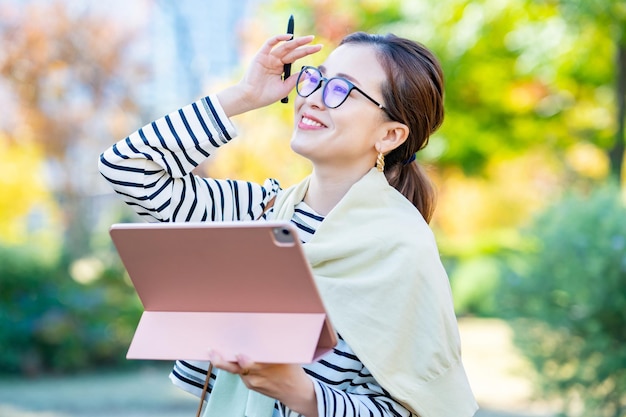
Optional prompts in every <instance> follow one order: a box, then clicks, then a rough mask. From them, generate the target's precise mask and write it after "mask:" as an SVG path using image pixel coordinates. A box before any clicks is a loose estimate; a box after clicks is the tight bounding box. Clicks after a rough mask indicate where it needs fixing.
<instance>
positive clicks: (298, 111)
mask: <svg viewBox="0 0 626 417" xmlns="http://www.w3.org/2000/svg"><path fill="white" fill-rule="evenodd" d="M319 68H320V70H321V72H322V75H323V77H325V78H331V77H344V78H346V79H348V80H349V81H351V82H352V83H353V84H354V85H356V86H357V87H359V88H360V89H362V90H363V91H364V92H365V93H367V94H368V95H369V96H370V97H372V98H373V99H374V100H376V101H378V102H379V103H381V104H383V105H384V103H383V100H382V93H381V86H382V85H383V83H384V82H385V80H386V74H385V72H384V70H383V68H382V66H381V65H380V63H379V62H378V59H377V58H376V53H375V50H374V48H372V47H371V46H368V45H358V44H353V45H351V44H345V45H342V46H340V47H338V48H337V49H335V50H334V51H333V52H332V53H331V54H330V55H329V57H328V59H327V60H326V62H325V63H324V64H323V65H321V66H320V67H319ZM323 85H325V82H324V83H323V84H322V86H323ZM386 120H387V119H386V115H385V112H384V111H383V110H381V109H380V108H378V107H377V106H376V105H375V104H374V103H373V102H371V101H370V100H368V99H367V98H366V97H365V96H363V95H362V94H361V93H359V92H358V91H356V90H352V92H351V93H350V95H349V96H348V98H347V99H346V100H345V102H344V103H343V104H341V105H340V106H339V107H337V108H334V109H333V108H328V107H326V106H325V105H324V102H323V101H322V88H319V89H318V90H317V91H315V92H314V93H313V94H311V95H310V96H308V97H300V96H296V101H295V126H294V133H293V136H292V139H291V148H292V149H293V150H294V151H295V152H296V153H298V154H300V155H302V156H304V157H306V158H308V159H309V160H310V161H311V162H312V163H313V164H314V165H315V166H316V167H317V168H321V167H325V168H331V169H335V170H336V169H339V170H343V169H359V170H361V171H362V172H367V170H369V169H370V168H372V167H373V166H374V163H375V161H376V155H377V151H376V148H375V143H376V141H377V140H378V139H379V138H380V137H382V136H384V135H385V132H386V128H385V125H384V123H385V121H386Z"/></svg>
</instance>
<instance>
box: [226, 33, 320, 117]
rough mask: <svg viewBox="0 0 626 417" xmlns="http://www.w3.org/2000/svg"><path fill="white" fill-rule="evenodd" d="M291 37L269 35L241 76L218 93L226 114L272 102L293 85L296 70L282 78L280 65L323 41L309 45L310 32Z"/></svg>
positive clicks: (314, 51)
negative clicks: (305, 34) (235, 82)
mask: <svg viewBox="0 0 626 417" xmlns="http://www.w3.org/2000/svg"><path fill="white" fill-rule="evenodd" d="M290 39H291V35H288V34H284V35H277V36H274V37H272V38H270V39H268V40H267V41H266V42H265V43H264V44H263V46H262V47H261V49H260V50H259V51H258V52H257V53H256V55H255V56H254V58H253V59H252V62H251V64H250V66H249V67H248V70H247V71H246V73H245V75H244V77H243V78H242V80H241V81H240V82H239V83H237V84H235V85H233V86H231V87H229V88H227V89H225V90H223V91H221V92H220V93H218V95H217V96H218V99H219V101H220V104H221V105H222V107H223V108H224V111H225V112H226V115H227V116H234V115H236V114H240V113H244V112H246V111H250V110H253V109H256V108H260V107H264V106H267V105H269V104H272V103H274V102H276V101H278V100H280V99H281V98H283V97H285V96H287V95H288V94H289V92H290V91H291V90H292V89H293V88H294V87H295V85H296V80H297V77H298V74H297V73H296V74H293V75H291V76H290V77H289V78H288V79H286V80H283V79H282V73H283V65H284V64H291V63H294V62H295V61H297V60H298V59H301V58H304V57H306V56H308V55H312V54H314V53H316V52H319V50H320V49H322V45H309V44H310V43H311V42H312V41H313V36H302V37H298V38H294V39H293V40H290Z"/></svg>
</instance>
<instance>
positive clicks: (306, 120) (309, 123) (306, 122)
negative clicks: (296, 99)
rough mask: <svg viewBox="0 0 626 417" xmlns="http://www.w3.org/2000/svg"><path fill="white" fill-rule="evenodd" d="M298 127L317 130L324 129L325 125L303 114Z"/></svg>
mask: <svg viewBox="0 0 626 417" xmlns="http://www.w3.org/2000/svg"><path fill="white" fill-rule="evenodd" d="M298 127H300V128H301V129H319V128H324V127H326V125H325V124H324V123H322V122H320V121H319V120H317V119H316V118H315V117H313V116H310V115H308V114H303V115H302V118H301V119H300V123H298Z"/></svg>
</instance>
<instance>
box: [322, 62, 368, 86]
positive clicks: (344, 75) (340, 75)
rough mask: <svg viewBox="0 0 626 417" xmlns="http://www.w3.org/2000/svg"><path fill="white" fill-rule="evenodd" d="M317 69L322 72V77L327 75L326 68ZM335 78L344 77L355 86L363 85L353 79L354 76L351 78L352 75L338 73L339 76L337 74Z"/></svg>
mask: <svg viewBox="0 0 626 417" xmlns="http://www.w3.org/2000/svg"><path fill="white" fill-rule="evenodd" d="M317 69H319V70H320V72H321V73H322V75H325V73H326V67H325V66H323V65H320V66H319V67H317ZM334 76H335V77H342V78H345V79H346V80H349V81H352V82H353V83H354V84H355V85H361V83H360V82H358V81H357V79H356V78H354V77H353V76H351V75H348V74H344V73H343V72H340V73H337V74H335V75H334Z"/></svg>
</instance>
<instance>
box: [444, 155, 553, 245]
mask: <svg viewBox="0 0 626 417" xmlns="http://www.w3.org/2000/svg"><path fill="white" fill-rule="evenodd" d="M558 166H559V163H558V162H557V161H556V160H555V157H554V156H553V155H551V154H550V153H549V152H547V151H533V152H528V153H527V154H524V155H520V156H517V157H514V158H511V159H507V160H494V161H492V162H490V164H489V166H488V167H487V169H486V173H485V175H484V176H482V177H468V176H466V175H465V174H463V173H462V172H461V171H460V170H454V169H450V170H448V171H446V172H445V173H443V174H442V176H441V178H440V179H439V181H438V189H439V200H438V204H437V209H436V211H435V217H434V219H433V224H434V225H435V227H437V228H438V229H440V231H441V232H442V233H443V235H445V236H446V239H447V240H449V241H454V242H455V243H456V245H460V246H467V247H469V246H472V245H473V244H475V243H476V242H477V241H480V240H481V239H486V238H488V237H492V236H494V234H498V233H501V232H502V231H503V230H506V229H514V228H516V227H518V226H519V225H521V224H524V223H525V222H526V221H527V220H528V218H529V216H530V215H531V214H533V213H534V212H536V211H537V210H538V209H540V208H541V207H543V206H544V205H545V204H547V203H549V202H550V201H551V200H552V199H553V198H555V197H557V196H558V192H559V189H560V186H561V184H560V180H559V168H558Z"/></svg>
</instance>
